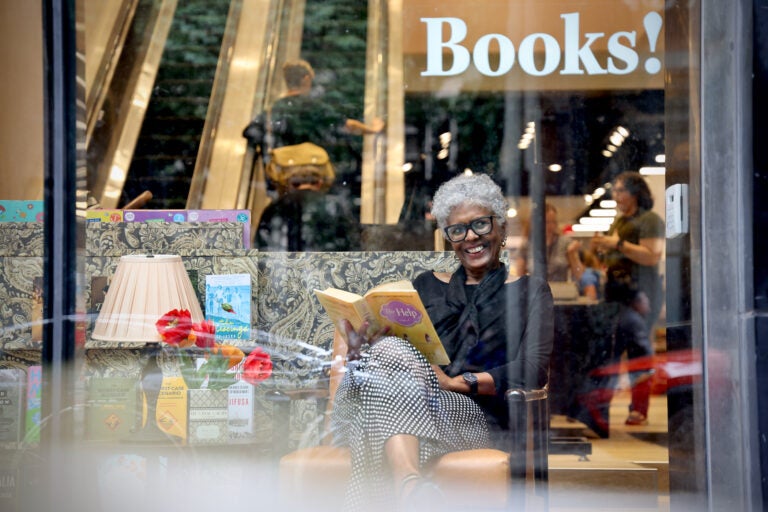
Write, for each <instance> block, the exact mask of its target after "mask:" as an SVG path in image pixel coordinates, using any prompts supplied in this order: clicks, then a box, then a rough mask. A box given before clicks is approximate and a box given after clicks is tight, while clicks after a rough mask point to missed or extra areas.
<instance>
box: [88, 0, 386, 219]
mask: <svg viewBox="0 0 768 512" xmlns="http://www.w3.org/2000/svg"><path fill="white" fill-rule="evenodd" d="M123 1H124V2H129V1H132V2H135V3H136V4H137V7H136V8H135V12H136V14H135V16H133V17H132V18H130V19H128V18H126V19H125V22H126V23H130V26H128V27H125V28H124V29H123V30H124V31H125V32H126V33H127V36H126V37H125V40H124V45H125V47H124V48H121V49H120V51H115V52H113V53H112V55H114V58H115V60H114V62H111V63H109V66H114V73H113V74H112V75H111V76H112V77H113V78H112V79H111V82H110V83H108V84H100V86H101V88H103V89H105V90H107V91H108V92H107V94H106V95H105V98H106V99H105V100H104V102H103V107H102V108H101V111H100V112H99V113H98V115H97V116H96V117H97V118H98V121H97V122H95V123H94V128H93V130H92V134H91V136H90V137H89V139H88V142H87V156H88V181H89V187H88V188H89V190H90V191H91V193H92V195H93V197H94V200H95V201H92V202H95V203H96V204H98V205H99V206H101V207H102V208H120V207H124V205H125V204H127V203H128V202H130V201H131V200H132V199H134V198H136V197H137V196H139V195H140V194H142V193H143V192H145V191H149V192H151V194H152V196H153V197H152V199H151V200H150V201H149V202H148V203H147V204H146V205H145V207H147V208H152V209H183V208H204V209H245V208H247V209H251V210H252V212H253V214H254V215H253V217H254V218H258V215H259V214H260V211H261V208H263V206H264V205H265V204H266V203H267V202H268V200H269V199H268V191H266V189H265V185H264V181H263V178H261V177H259V176H258V174H254V170H255V169H257V166H254V165H252V162H253V154H251V153H249V152H248V151H247V149H246V144H245V140H244V139H243V137H242V129H243V128H244V127H245V125H246V124H247V123H248V121H249V120H250V119H251V118H252V116H253V115H254V114H255V113H257V112H259V111H261V110H262V109H263V108H264V106H265V105H268V104H270V103H271V102H272V101H274V99H276V98H277V97H278V96H279V95H280V94H281V93H282V90H283V83H282V76H281V74H280V71H279V69H280V65H281V64H282V62H284V61H285V60H287V59H291V58H297V57H299V56H301V57H302V58H306V59H307V60H310V62H312V64H313V66H314V67H315V69H316V70H317V78H316V81H317V83H318V87H319V88H320V89H321V90H323V92H324V94H325V95H326V97H327V98H328V99H329V101H330V102H333V103H335V104H336V105H337V106H338V109H339V111H340V112H342V113H343V114H344V115H345V116H347V117H349V118H355V119H360V118H362V117H363V112H364V109H363V105H364V103H365V101H364V99H365V95H366V88H367V87H368V86H369V85H370V82H367V80H368V77H367V76H366V73H367V70H369V69H370V66H369V65H368V64H369V62H367V61H369V60H370V58H371V49H370V41H369V34H367V27H370V20H369V19H368V9H369V4H368V3H367V2H359V1H358V0H269V1H266V0H123ZM297 21H299V23H297ZM296 26H300V27H303V28H302V31H301V32H300V33H298V32H296V33H288V32H286V31H287V30H288V29H287V27H291V32H293V28H292V27H296ZM350 105H354V106H353V107H350ZM360 144H361V148H360V152H361V153H362V152H363V148H362V141H360ZM359 187H360V185H359V183H358V184H357V190H356V192H358V193H357V194H356V195H357V197H358V198H359V197H360V193H359Z"/></svg>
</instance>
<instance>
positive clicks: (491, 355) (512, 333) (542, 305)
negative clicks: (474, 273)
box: [414, 265, 554, 428]
mask: <svg viewBox="0 0 768 512" xmlns="http://www.w3.org/2000/svg"><path fill="white" fill-rule="evenodd" d="M507 275H508V272H507V268H506V267H505V266H504V265H502V266H501V267H500V268H499V269H497V270H494V271H492V272H490V273H489V274H488V275H487V276H486V277H485V279H483V281H482V282H480V283H479V284H478V285H477V286H476V287H474V293H473V294H472V298H471V299H469V298H467V295H466V291H465V285H464V283H465V281H466V273H465V271H464V268H463V267H460V268H459V269H458V270H457V271H456V272H454V274H453V275H452V276H451V281H450V282H449V283H444V282H443V281H441V280H439V279H437V278H436V277H435V276H434V274H433V273H432V272H424V273H422V274H420V275H419V276H418V277H416V279H415V280H414V287H415V288H416V289H417V290H418V292H419V295H420V296H421V300H422V301H423V302H424V306H425V307H426V309H427V312H428V313H429V317H430V319H431V320H432V322H433V323H434V325H435V329H436V330H437V334H438V335H439V336H440V340H441V341H442V342H443V344H444V345H445V348H446V351H447V352H448V355H449V356H450V358H451V364H450V365H448V366H446V367H444V368H443V369H444V371H445V372H446V374H447V375H449V376H452V377H453V376H456V375H460V374H462V373H464V372H473V373H478V372H488V373H490V374H491V375H492V376H493V380H494V382H495V384H496V395H494V396H485V395H478V396H475V397H473V399H474V400H475V401H476V402H477V403H478V404H479V405H480V406H481V407H482V408H483V410H484V411H485V412H486V416H487V417H488V420H489V425H491V426H494V425H497V426H500V427H502V428H506V427H507V424H508V413H507V406H506V403H505V401H504V395H505V393H506V391H507V390H508V389H513V388H523V389H534V388H540V387H543V386H544V385H545V384H546V383H547V374H548V368H549V358H550V354H551V352H552V343H553V337H554V313H553V308H554V305H553V300H552V293H551V291H550V289H549V285H548V284H547V282H546V281H544V280H541V279H537V278H533V277H530V276H523V277H521V278H520V279H518V280H516V281H513V282H510V283H505V281H506V278H507Z"/></svg>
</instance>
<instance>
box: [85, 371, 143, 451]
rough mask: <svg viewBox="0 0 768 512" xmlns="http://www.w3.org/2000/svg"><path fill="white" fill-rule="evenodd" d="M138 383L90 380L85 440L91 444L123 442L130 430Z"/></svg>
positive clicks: (134, 410)
mask: <svg viewBox="0 0 768 512" xmlns="http://www.w3.org/2000/svg"><path fill="white" fill-rule="evenodd" d="M137 386H138V382H137V381H136V379H132V378H127V377H91V378H90V379H89V381H88V387H87V392H88V398H87V401H86V405H87V407H86V409H85V436H86V438H87V439H90V440H94V441H105V440H117V439H124V438H126V437H127V436H128V435H129V434H130V433H131V431H132V430H133V429H134V426H135V423H136V419H137V414H136V405H137V397H138V387H137Z"/></svg>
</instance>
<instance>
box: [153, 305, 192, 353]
mask: <svg viewBox="0 0 768 512" xmlns="http://www.w3.org/2000/svg"><path fill="white" fill-rule="evenodd" d="M155 327H157V332H158V333H160V337H161V338H162V339H163V341H164V342H166V343H168V344H169V345H178V346H180V347H188V346H189V345H191V344H192V343H193V342H192V341H190V340H189V333H190V331H191V330H192V314H191V313H190V312H189V310H188V309H183V310H181V311H179V310H178V309H173V310H171V311H169V312H167V313H166V314H164V315H163V316H162V317H160V320H158V321H157V322H156V323H155Z"/></svg>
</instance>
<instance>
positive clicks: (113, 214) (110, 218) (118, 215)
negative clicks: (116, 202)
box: [85, 209, 123, 222]
mask: <svg viewBox="0 0 768 512" xmlns="http://www.w3.org/2000/svg"><path fill="white" fill-rule="evenodd" d="M122 221H123V210H101V209H94V210H86V211H85V222H122Z"/></svg>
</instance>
